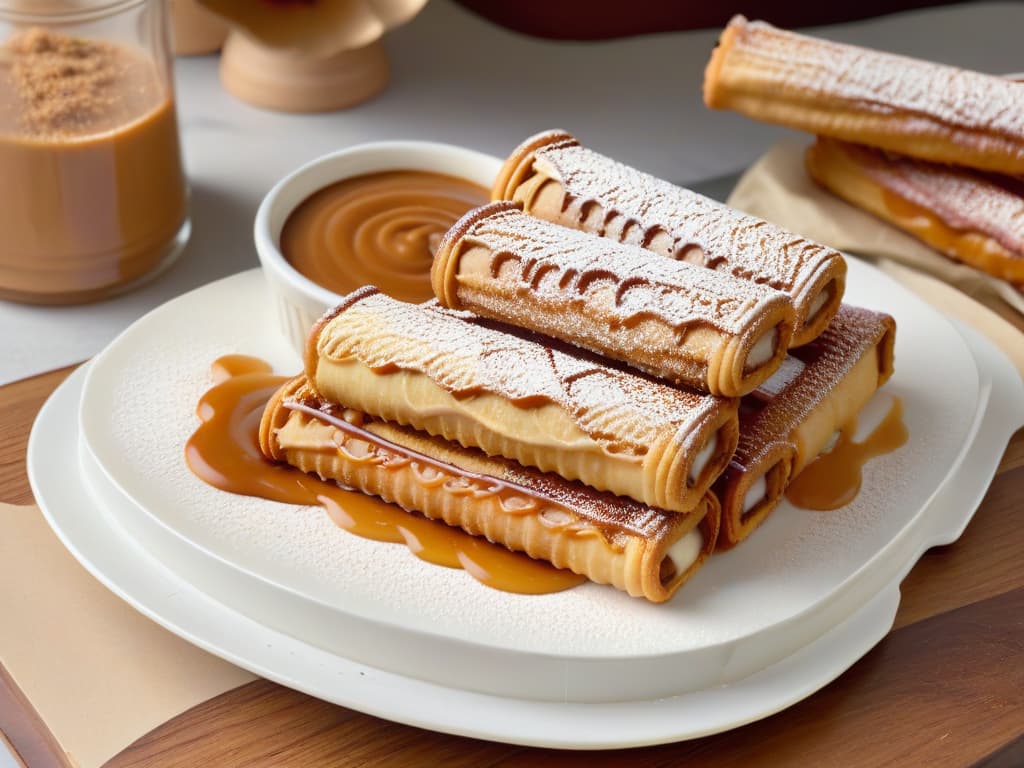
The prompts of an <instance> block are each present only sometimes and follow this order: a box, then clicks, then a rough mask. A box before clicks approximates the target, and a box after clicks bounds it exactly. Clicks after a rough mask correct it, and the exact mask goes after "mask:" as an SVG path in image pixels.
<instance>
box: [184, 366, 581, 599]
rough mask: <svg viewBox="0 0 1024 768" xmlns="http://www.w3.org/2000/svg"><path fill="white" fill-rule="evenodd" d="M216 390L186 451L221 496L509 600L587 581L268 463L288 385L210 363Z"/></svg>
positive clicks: (264, 373) (266, 373)
mask: <svg viewBox="0 0 1024 768" xmlns="http://www.w3.org/2000/svg"><path fill="white" fill-rule="evenodd" d="M212 371H213V378H214V381H215V382H216V383H215V385H214V386H213V387H212V388H211V389H210V390H208V391H207V392H206V393H205V394H204V395H203V396H202V397H201V398H200V400H199V404H198V406H197V408H196V414H197V415H198V416H199V419H200V421H201V422H202V423H201V424H200V426H199V427H198V428H197V429H196V431H195V432H194V433H193V435H192V437H190V438H189V440H188V442H187V443H186V446H185V459H186V462H187V463H188V466H189V468H190V469H191V470H192V472H193V473H195V474H196V475H197V476H198V477H199V478H200V479H202V480H204V481H205V482H207V483H209V484H210V485H212V486H214V487H215V488H219V489H221V490H224V491H228V492H230V493H238V494H242V495H246V496H256V497H259V498H264V499H270V500H272V501H281V502H285V503H289V504H300V505H304V506H310V505H316V504H319V505H321V506H322V507H323V508H324V509H325V510H326V511H327V514H328V515H329V516H330V518H331V520H332V521H334V523H335V524H337V525H338V526H339V527H340V528H343V529H345V530H346V531H349V532H350V533H353V534H355V535H357V536H361V537H363V538H367V539H373V540H375V541H385V542H394V543H403V544H405V545H406V546H407V547H408V548H409V551H411V552H412V553H413V554H414V555H416V556H417V557H418V558H420V559H421V560H425V561H426V562H429V563H434V564H436V565H443V566H446V567H449V568H464V569H465V570H466V571H467V572H468V573H469V574H470V575H471V576H473V578H475V579H476V580H477V581H479V582H480V583H482V584H484V585H486V586H488V587H492V588H494V589H500V590H503V591H506V592H518V593H521V594H546V593H550V592H559V591H561V590H564V589H568V588H570V587H574V586H576V585H577V584H580V583H582V582H583V581H585V578H584V577H582V576H579V575H577V574H575V573H572V572H571V571H566V570H560V569H557V568H555V567H553V566H552V565H550V564H548V563H545V562H542V561H539V560H533V559H531V558H529V557H527V556H526V555H522V554H519V553H516V552H511V551H509V550H508V549H505V548H504V547H501V546H499V545H496V544H491V543H490V542H488V541H486V540H485V539H480V538H477V537H474V536H470V535H469V534H467V533H465V532H464V531H462V530H459V529H457V528H452V527H450V526H448V525H445V524H444V523H442V522H438V521H434V520H428V519H427V518H425V517H423V516H422V515H418V514H415V513H409V512H406V511H405V510H403V509H401V508H400V507H398V506H395V505H393V504H387V503H385V502H384V501H381V500H380V499H378V498H375V497H372V496H366V495H364V494H362V493H359V492H357V491H351V490H346V489H343V488H341V487H339V486H338V485H337V484H336V483H333V482H330V481H325V480H321V479H319V478H318V477H316V476H314V475H307V474H305V473H304V472H301V471H299V470H298V469H295V468H294V467H290V466H288V465H285V464H275V463H273V462H271V461H269V460H267V459H266V458H265V457H264V456H263V454H262V452H261V451H260V448H259V426H260V419H261V417H262V415H263V409H264V406H265V405H266V403H267V401H268V400H269V399H270V397H271V395H273V394H274V392H275V391H277V389H278V387H280V386H281V384H283V383H284V382H285V381H287V377H284V376H275V375H274V374H272V373H271V370H270V366H269V365H268V364H267V363H265V362H264V361H262V360H259V359H258V358H254V357H248V356H246V355H228V356H225V357H221V358H219V359H218V360H217V361H215V362H214V364H213V367H212Z"/></svg>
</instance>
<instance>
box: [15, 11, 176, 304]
mask: <svg viewBox="0 0 1024 768" xmlns="http://www.w3.org/2000/svg"><path fill="white" fill-rule="evenodd" d="M0 21H2V19H0ZM167 76H168V75H167V72H166V70H164V69H161V68H160V67H159V66H158V65H157V63H156V62H154V61H153V59H152V58H151V57H150V56H149V55H148V54H147V52H146V51H145V50H143V49H142V48H141V47H140V48H136V47H135V46H131V45H128V44H125V43H117V42H110V41H105V40H95V39H86V38H83V37H76V36H71V35H67V34H63V33H58V32H56V31H52V30H49V29H46V28H43V27H29V28H27V29H25V28H22V29H17V28H15V29H14V32H13V34H12V36H11V37H10V38H9V39H7V40H6V42H4V43H2V44H0V179H3V183H2V184H0V232H3V233H4V237H3V239H2V240H0V298H5V299H13V300H17V301H26V302H32V303H45V304H64V303H74V302H80V301H90V300H94V299H99V298H103V297H105V296H108V295H110V294H112V293H115V292H117V291H118V290H120V289H123V288H126V287H129V286H131V285H132V284H134V283H135V282H137V281H139V280H140V279H142V278H143V277H145V276H147V275H150V274H152V273H154V272H155V270H157V269H158V268H160V267H161V266H163V265H164V264H166V263H169V261H170V260H172V259H173V257H174V256H175V255H176V254H177V252H178V251H179V250H180V247H181V245H183V243H184V239H185V238H186V237H187V230H188V226H187V221H186V191H185V189H186V187H185V177H184V173H183V170H182V166H181V151H180V147H179V142H178V129H177V121H176V117H175V110H174V102H173V98H172V93H171V87H170V84H169V83H168V82H167Z"/></svg>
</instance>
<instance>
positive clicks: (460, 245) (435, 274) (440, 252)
mask: <svg viewBox="0 0 1024 768" xmlns="http://www.w3.org/2000/svg"><path fill="white" fill-rule="evenodd" d="M517 210H519V205H518V204H516V203H514V202H512V201H510V200H497V201H495V202H493V203H488V204H486V205H481V206H480V207H478V208H474V209H473V210H471V211H469V212H468V213H466V214H465V215H463V216H462V217H461V218H460V219H459V220H458V221H456V222H455V223H454V224H452V226H451V228H450V229H449V230H448V231H447V232H446V233H445V235H444V237H443V238H442V239H441V243H440V245H438V246H437V251H436V252H435V253H434V263H433V264H432V265H431V267H430V285H431V288H433V290H434V296H436V297H437V300H438V301H439V302H441V304H442V305H443V306H446V307H448V308H449V309H462V308H463V307H462V303H461V302H460V300H459V290H458V289H459V281H458V274H459V262H460V260H461V257H462V251H463V250H464V247H465V245H466V236H467V234H468V233H469V231H470V230H471V229H472V228H473V226H474V225H475V224H477V223H478V222H480V221H482V220H483V219H487V218H489V217H490V216H493V215H495V214H496V213H500V212H502V211H517Z"/></svg>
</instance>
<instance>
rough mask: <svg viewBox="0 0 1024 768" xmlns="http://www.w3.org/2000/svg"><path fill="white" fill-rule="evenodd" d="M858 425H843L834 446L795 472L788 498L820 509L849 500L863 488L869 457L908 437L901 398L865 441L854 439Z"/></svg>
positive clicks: (836, 507)
mask: <svg viewBox="0 0 1024 768" xmlns="http://www.w3.org/2000/svg"><path fill="white" fill-rule="evenodd" d="M856 427H857V425H856V422H853V423H852V424H849V425H847V426H846V427H844V428H843V429H842V430H841V432H840V433H839V439H838V441H837V442H836V444H835V447H833V448H832V450H831V451H829V452H828V453H825V454H822V455H821V456H819V457H818V458H817V459H815V460H814V461H812V462H811V463H810V464H808V465H807V467H806V468H805V469H804V471H803V472H801V473H800V474H799V475H797V476H796V478H795V479H794V480H793V481H792V482H791V483H790V484H789V487H788V488H787V489H786V498H787V499H789V500H790V501H791V502H792V503H793V504H795V505H796V506H798V507H802V508H803V509H814V510H820V511H830V510H833V509H839V508H840V507H843V506H845V505H846V504H849V503H850V502H851V501H853V500H854V499H855V498H856V497H857V493H858V492H859V491H860V486H861V470H862V468H863V466H864V465H865V464H866V463H867V462H868V460H870V459H872V458H874V457H875V456H881V455H883V454H886V453H891V452H892V451H895V450H896V449H897V448H899V447H900V446H901V445H903V444H904V443H905V442H907V438H908V437H909V433H908V432H907V427H906V425H905V424H904V423H903V402H902V401H901V400H900V399H899V398H895V399H894V400H893V403H892V406H891V407H890V408H889V412H888V413H887V414H886V416H885V418H884V419H882V421H881V423H880V424H879V425H878V426H877V427H875V429H874V431H872V433H871V434H870V435H868V437H867V438H866V439H865V440H864V441H863V442H860V443H857V442H854V441H853V435H854V433H855V431H856Z"/></svg>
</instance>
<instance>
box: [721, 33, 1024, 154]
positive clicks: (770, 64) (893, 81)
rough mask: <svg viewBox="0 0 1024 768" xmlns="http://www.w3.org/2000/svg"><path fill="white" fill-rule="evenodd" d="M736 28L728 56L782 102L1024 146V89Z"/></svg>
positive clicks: (896, 59) (855, 49)
mask: <svg viewBox="0 0 1024 768" xmlns="http://www.w3.org/2000/svg"><path fill="white" fill-rule="evenodd" d="M730 27H731V28H734V29H736V30H737V35H736V39H735V44H734V48H733V50H732V51H730V56H731V55H738V56H741V57H743V58H744V61H745V64H744V77H752V78H754V79H755V81H756V80H759V81H760V82H761V87H763V88H764V89H766V90H767V91H768V92H772V93H777V94H778V95H779V97H780V98H785V97H786V96H787V95H788V94H793V93H797V94H801V95H802V98H804V99H806V98H808V97H810V98H815V97H817V98H821V99H823V100H825V101H826V102H827V103H836V102H837V101H838V102H845V103H851V104H856V105H857V107H859V108H861V109H864V110H867V111H870V112H873V113H877V114H886V115H888V114H891V115H899V114H901V113H904V114H906V113H909V114H910V115H911V116H912V117H919V118H923V119H924V124H925V125H927V124H928V123H931V122H937V123H940V124H942V125H946V126H950V127H966V128H969V129H972V130H975V131H983V132H990V133H995V134H998V135H1000V136H1003V137H1006V138H1008V139H1012V140H1014V141H1017V142H1024V110H1022V109H1021V104H1022V103H1024V85H1021V84H1020V83H1015V82H1013V81H1011V80H1006V79H1004V78H1000V77H995V76H992V75H985V74H981V73H978V72H971V71H968V70H963V69H959V68H957V67H952V66H946V65H943V64H936V63H933V62H928V61H921V60H919V59H912V58H909V57H906V56H899V55H897V54H892V53H883V52H880V51H874V50H870V49H867V48H860V47H858V46H854V45H847V44H843V43H835V42H831V41H828V40H822V39H818V38H812V37H808V36H805V35H799V34H796V33H794V32H788V31H785V30H781V29H776V28H775V27H773V26H771V25H770V24H766V23H764V22H760V21H754V22H746V21H745V20H742V19H740V20H734V21H733V22H732V23H731V24H730ZM733 51H735V54H734V53H733ZM755 62H756V63H755ZM780 72H781V73H784V77H783V78H782V79H781V81H780V79H779V73H780ZM747 87H752V86H750V85H748V86H747ZM1021 152H1024V148H1022V149H1021Z"/></svg>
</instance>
